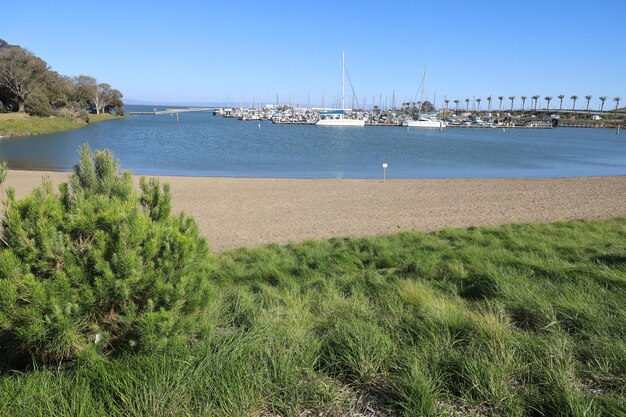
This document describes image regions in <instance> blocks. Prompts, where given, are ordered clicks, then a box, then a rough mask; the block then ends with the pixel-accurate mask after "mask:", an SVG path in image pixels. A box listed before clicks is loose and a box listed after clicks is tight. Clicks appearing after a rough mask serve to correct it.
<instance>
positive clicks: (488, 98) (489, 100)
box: [487, 96, 492, 112]
mask: <svg viewBox="0 0 626 417" xmlns="http://www.w3.org/2000/svg"><path fill="white" fill-rule="evenodd" d="M491 100H492V98H491V96H489V97H487V103H489V112H491Z"/></svg>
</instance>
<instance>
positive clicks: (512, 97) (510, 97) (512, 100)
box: [509, 96, 515, 111]
mask: <svg viewBox="0 0 626 417" xmlns="http://www.w3.org/2000/svg"><path fill="white" fill-rule="evenodd" d="M509 100H511V111H513V102H514V101H515V96H509Z"/></svg>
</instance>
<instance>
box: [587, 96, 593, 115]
mask: <svg viewBox="0 0 626 417" xmlns="http://www.w3.org/2000/svg"><path fill="white" fill-rule="evenodd" d="M592 98H593V96H585V100H587V109H586V110H585V111H586V112H587V113H589V102H590V101H591V99H592Z"/></svg>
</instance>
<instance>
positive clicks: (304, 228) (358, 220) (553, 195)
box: [6, 171, 626, 252]
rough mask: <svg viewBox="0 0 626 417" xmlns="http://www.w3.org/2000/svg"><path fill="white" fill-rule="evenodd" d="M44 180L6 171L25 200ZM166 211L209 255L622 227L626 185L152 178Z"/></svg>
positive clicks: (609, 180)
mask: <svg viewBox="0 0 626 417" xmlns="http://www.w3.org/2000/svg"><path fill="white" fill-rule="evenodd" d="M44 176H48V177H50V178H51V179H52V181H53V182H55V183H59V182H61V181H64V180H65V179H66V178H67V174H65V173H58V172H37V171H10V172H9V175H8V179H7V184H6V185H7V186H10V187H14V188H15V190H16V194H17V196H18V197H19V196H24V195H25V194H27V193H28V192H29V191H30V190H32V189H33V188H34V187H35V186H37V185H38V184H40V183H41V179H42V178H43V177H44ZM160 178H161V179H162V180H164V181H167V182H169V183H170V184H171V185H172V190H173V208H174V211H175V212H180V211H183V212H185V213H187V214H189V215H191V216H193V217H194V218H195V219H196V221H197V223H198V225H199V227H200V230H201V232H202V234H203V235H204V236H205V237H206V238H207V239H208V241H209V243H210V246H211V249H212V250H213V251H215V252H221V251H224V250H228V249H232V248H237V247H242V246H249V247H254V246H259V245H263V244H266V243H272V242H275V243H286V242H299V241H303V240H305V239H324V238H330V237H339V236H370V235H380V234H389V233H395V232H398V231H401V230H420V231H432V230H437V229H442V228H446V227H468V226H484V225H498V224H505V223H513V222H524V223H526V222H553V221H557V220H569V219H589V220H591V219H605V218H615V217H626V204H624V202H625V200H624V198H625V197H626V177H624V176H622V177H586V178H557V179H461V180H459V179H454V180H388V181H386V182H384V183H383V182H382V181H381V180H302V179H296V180H289V179H268V178H267V179H266V178H258V179H257V178H214V177H160Z"/></svg>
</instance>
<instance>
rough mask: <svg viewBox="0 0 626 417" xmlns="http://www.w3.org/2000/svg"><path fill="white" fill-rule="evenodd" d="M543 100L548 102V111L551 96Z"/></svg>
mask: <svg viewBox="0 0 626 417" xmlns="http://www.w3.org/2000/svg"><path fill="white" fill-rule="evenodd" d="M543 99H544V100H545V101H547V102H548V110H550V101H551V100H552V96H545V97H544V98H543Z"/></svg>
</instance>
